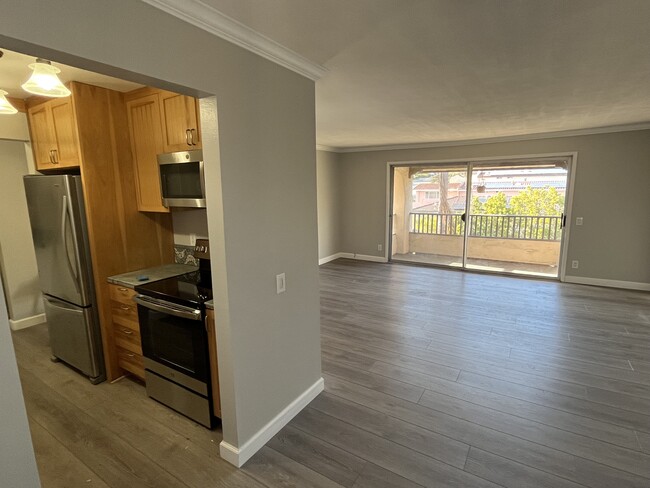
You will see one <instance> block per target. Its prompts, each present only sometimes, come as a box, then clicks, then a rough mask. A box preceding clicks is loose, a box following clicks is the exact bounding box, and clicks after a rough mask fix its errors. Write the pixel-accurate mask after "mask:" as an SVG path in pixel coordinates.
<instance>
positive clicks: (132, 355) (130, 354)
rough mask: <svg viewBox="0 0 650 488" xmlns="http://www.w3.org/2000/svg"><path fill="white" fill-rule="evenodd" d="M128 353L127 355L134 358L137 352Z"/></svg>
mask: <svg viewBox="0 0 650 488" xmlns="http://www.w3.org/2000/svg"><path fill="white" fill-rule="evenodd" d="M126 355H127V356H128V357H130V358H134V357H135V354H133V353H131V352H127V353H126Z"/></svg>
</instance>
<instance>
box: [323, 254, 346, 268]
mask: <svg viewBox="0 0 650 488" xmlns="http://www.w3.org/2000/svg"><path fill="white" fill-rule="evenodd" d="M342 254H343V253H342V252H337V253H336V254H332V255H331V256H327V257H324V258H321V259H319V260H318V265H319V266H320V265H322V264H327V263H329V262H331V261H334V260H335V259H338V258H341V257H343V256H342Z"/></svg>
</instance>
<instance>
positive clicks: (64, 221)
mask: <svg viewBox="0 0 650 488" xmlns="http://www.w3.org/2000/svg"><path fill="white" fill-rule="evenodd" d="M62 207H63V209H62V212H61V239H62V240H63V252H64V253H65V259H66V262H67V263H68V270H69V271H70V274H71V275H72V281H74V287H75V289H76V290H77V293H79V276H78V275H77V270H76V269H75V267H74V266H73V264H72V261H71V260H70V254H69V252H68V233H67V232H66V224H67V221H68V215H69V213H70V212H69V210H68V197H67V195H63V205H62ZM70 230H71V231H72V238H73V240H74V241H75V242H76V241H77V235H76V234H77V233H76V232H75V228H74V225H71V226H70ZM73 247H74V248H75V258H76V259H77V262H79V258H78V256H77V248H76V246H73Z"/></svg>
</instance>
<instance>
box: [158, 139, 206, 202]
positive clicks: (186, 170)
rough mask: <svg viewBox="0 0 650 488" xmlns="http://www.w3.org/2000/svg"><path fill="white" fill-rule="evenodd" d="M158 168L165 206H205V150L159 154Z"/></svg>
mask: <svg viewBox="0 0 650 488" xmlns="http://www.w3.org/2000/svg"><path fill="white" fill-rule="evenodd" d="M158 169H159V173H160V190H161V195H162V203H163V205H164V206H165V207H191V208H205V179H204V177H203V151H201V150H200V149H197V150H194V151H179V152H174V153H166V154H159V155H158Z"/></svg>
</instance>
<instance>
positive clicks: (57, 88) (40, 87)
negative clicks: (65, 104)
mask: <svg viewBox="0 0 650 488" xmlns="http://www.w3.org/2000/svg"><path fill="white" fill-rule="evenodd" d="M29 67H30V68H31V69H32V70H34V72H33V73H32V76H31V77H30V78H29V80H27V81H26V82H25V83H23V85H22V87H23V90H25V91H26V92H29V93H33V94H34V95H42V96H45V97H57V98H61V97H69V96H70V90H68V89H67V88H66V87H65V85H64V84H63V83H61V80H59V77H58V76H57V73H60V72H61V70H60V69H59V68H57V67H56V66H52V63H50V62H49V61H48V60H47V59H41V58H37V59H36V62H35V63H32V64H30V65H29Z"/></svg>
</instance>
